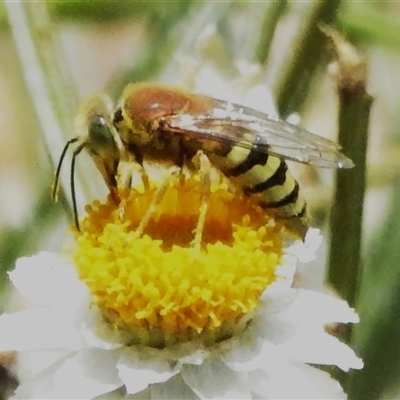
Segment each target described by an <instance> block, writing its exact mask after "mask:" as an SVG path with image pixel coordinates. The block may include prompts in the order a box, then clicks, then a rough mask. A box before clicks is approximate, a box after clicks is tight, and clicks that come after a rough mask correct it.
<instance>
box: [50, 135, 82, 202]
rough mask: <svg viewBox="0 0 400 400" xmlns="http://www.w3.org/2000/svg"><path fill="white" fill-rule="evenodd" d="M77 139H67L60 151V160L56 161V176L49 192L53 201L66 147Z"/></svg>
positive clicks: (55, 196)
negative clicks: (51, 190)
mask: <svg viewBox="0 0 400 400" xmlns="http://www.w3.org/2000/svg"><path fill="white" fill-rule="evenodd" d="M78 140H79V138H77V137H76V138H73V139H70V140H68V142H67V143H66V144H65V146H64V150H63V151H62V153H61V156H60V161H58V165H57V170H56V176H55V178H54V183H53V192H52V193H51V198H52V199H53V201H57V190H58V184H59V181H60V172H61V166H62V163H63V161H64V157H65V155H66V154H67V151H68V148H69V146H70V145H71V144H72V143H75V142H77V141H78Z"/></svg>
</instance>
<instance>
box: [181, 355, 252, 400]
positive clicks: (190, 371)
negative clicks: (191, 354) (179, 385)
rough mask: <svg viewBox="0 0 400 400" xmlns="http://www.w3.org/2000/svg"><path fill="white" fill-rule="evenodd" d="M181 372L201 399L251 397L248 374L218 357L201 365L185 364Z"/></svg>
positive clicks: (209, 359)
mask: <svg viewBox="0 0 400 400" xmlns="http://www.w3.org/2000/svg"><path fill="white" fill-rule="evenodd" d="M181 373H182V377H183V379H184V381H185V382H186V384H187V385H188V386H189V387H190V388H191V389H192V390H193V391H194V392H195V393H196V394H197V395H198V396H199V397H200V398H201V399H213V398H218V399H247V398H249V397H250V387H249V385H248V379H247V374H246V373H242V372H237V371H233V370H231V369H230V368H228V367H227V366H226V365H225V364H224V363H223V362H222V361H220V360H219V359H217V358H215V359H211V358H208V359H207V360H205V361H204V363H203V364H202V365H199V366H197V365H189V364H185V365H183V366H182V372H181Z"/></svg>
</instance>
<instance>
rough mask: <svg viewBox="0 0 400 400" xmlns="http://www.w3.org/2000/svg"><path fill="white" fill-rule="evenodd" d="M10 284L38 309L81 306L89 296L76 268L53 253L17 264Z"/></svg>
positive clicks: (22, 259) (20, 260)
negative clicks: (57, 306) (41, 307)
mask: <svg viewBox="0 0 400 400" xmlns="http://www.w3.org/2000/svg"><path fill="white" fill-rule="evenodd" d="M9 276H10V280H11V281H12V282H13V284H14V286H15V287H16V288H17V289H18V291H19V292H20V293H21V294H22V295H23V296H24V297H26V298H27V299H28V300H29V301H30V302H32V303H36V304H38V305H49V306H55V305H63V304H64V305H70V306H71V305H72V304H79V303H80V302H81V299H82V296H86V295H87V293H88V289H87V287H86V286H85V285H84V284H83V283H82V282H81V281H79V279H78V276H77V274H76V271H75V270H74V268H73V266H71V265H70V264H68V262H67V261H66V260H65V259H63V258H61V257H60V256H59V255H57V254H53V253H45V252H43V253H39V254H37V255H34V256H32V257H23V258H20V259H18V260H17V262H16V266H15V269H14V270H13V271H11V272H10V273H9Z"/></svg>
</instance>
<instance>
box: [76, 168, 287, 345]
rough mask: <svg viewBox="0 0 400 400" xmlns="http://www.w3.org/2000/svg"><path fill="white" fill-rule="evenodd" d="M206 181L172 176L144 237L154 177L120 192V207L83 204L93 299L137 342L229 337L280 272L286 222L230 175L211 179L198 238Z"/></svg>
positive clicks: (82, 236) (85, 271) (80, 247)
mask: <svg viewBox="0 0 400 400" xmlns="http://www.w3.org/2000/svg"><path fill="white" fill-rule="evenodd" d="M200 186H201V185H199V177H198V176H197V175H195V176H192V177H189V178H186V180H185V181H184V182H182V180H180V179H179V177H176V178H175V177H174V178H172V179H171V182H170V183H169V185H168V188H167V189H166V192H165V194H164V195H163V196H162V198H160V202H159V203H158V204H156V206H155V207H154V213H152V214H151V217H150V219H149V221H148V223H146V225H145V226H144V229H143V234H140V235H139V234H138V233H137V231H136V229H137V227H138V226H139V225H140V223H141V221H142V219H143V216H144V215H145V214H146V213H147V212H148V210H149V205H150V204H151V203H152V202H153V201H154V199H155V196H157V190H158V185H157V184H156V183H154V182H152V183H151V184H150V187H149V188H148V189H146V190H144V189H143V187H140V188H136V189H131V190H129V191H128V190H127V191H125V192H123V193H121V203H120V204H119V206H116V205H115V204H114V203H113V202H112V201H111V199H110V198H109V199H108V200H107V202H106V203H105V204H100V203H99V202H98V201H95V202H93V203H92V204H91V205H89V206H87V207H86V210H87V212H88V216H87V218H86V219H84V221H83V223H82V228H81V232H77V246H76V250H75V252H74V256H73V257H74V262H75V264H76V266H77V268H78V273H79V275H80V278H81V279H82V280H83V281H84V282H85V283H86V284H87V285H88V287H89V288H90V291H91V293H92V295H93V298H94V300H93V301H94V303H95V304H96V305H97V306H98V307H100V309H101V310H103V312H104V314H105V315H106V316H107V318H108V319H109V321H111V322H112V323H113V324H114V325H115V326H116V327H118V328H123V329H126V330H129V331H130V333H131V334H132V335H133V336H132V337H133V338H134V339H133V341H136V342H142V343H143V341H144V342H146V343H152V344H153V345H155V346H157V345H160V343H161V342H162V343H165V341H166V340H171V338H173V340H175V341H176V340H179V341H182V340H183V341H184V340H188V339H193V337H198V336H203V338H204V337H212V338H213V340H216V339H217V340H218V339H219V340H222V339H223V338H224V337H227V336H230V335H231V334H232V332H233V331H234V329H235V328H234V327H235V326H236V324H237V323H238V321H240V319H241V318H242V317H243V316H244V315H246V314H248V313H250V312H251V311H253V310H254V309H255V308H256V307H257V305H258V302H259V297H260V295H261V293H262V292H263V291H264V290H265V288H266V287H267V286H268V285H269V284H271V283H272V282H273V281H274V280H275V279H276V276H275V269H276V268H277V266H278V265H279V264H280V261H281V256H282V240H283V239H282V237H283V235H282V232H283V230H284V227H283V226H282V225H281V224H280V223H277V222H275V221H274V220H273V219H271V217H269V216H268V215H267V214H266V213H265V211H263V210H262V209H261V208H260V207H258V206H257V205H255V204H254V203H253V202H251V201H250V200H249V199H248V198H247V197H246V196H242V195H239V194H233V193H231V192H230V191H228V189H227V186H226V184H224V183H217V184H215V183H214V184H212V188H211V192H210V193H209V198H208V199H207V205H208V211H207V213H206V218H205V223H204V229H203V232H202V236H201V246H200V247H199V246H197V247H196V246H195V245H193V239H194V232H196V226H197V224H198V222H199V210H200V208H201V205H202V204H203V203H202V200H201V197H202V196H201V189H200ZM203 205H204V204H203ZM168 338H169V339H168Z"/></svg>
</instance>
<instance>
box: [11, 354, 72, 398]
mask: <svg viewBox="0 0 400 400" xmlns="http://www.w3.org/2000/svg"><path fill="white" fill-rule="evenodd" d="M67 357H69V356H65V357H63V358H61V359H60V360H58V361H57V362H55V363H54V364H52V365H51V366H49V367H47V368H46V369H44V370H42V371H41V372H39V373H38V374H36V375H34V376H33V377H32V378H30V379H27V380H24V381H22V382H21V383H20V385H19V386H18V388H17V390H16V391H15V393H14V396H13V397H12V399H54V397H53V394H52V386H53V379H54V374H55V372H56V371H57V370H58V368H60V367H61V365H62V364H63V363H64V362H65V360H66V358H67Z"/></svg>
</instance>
